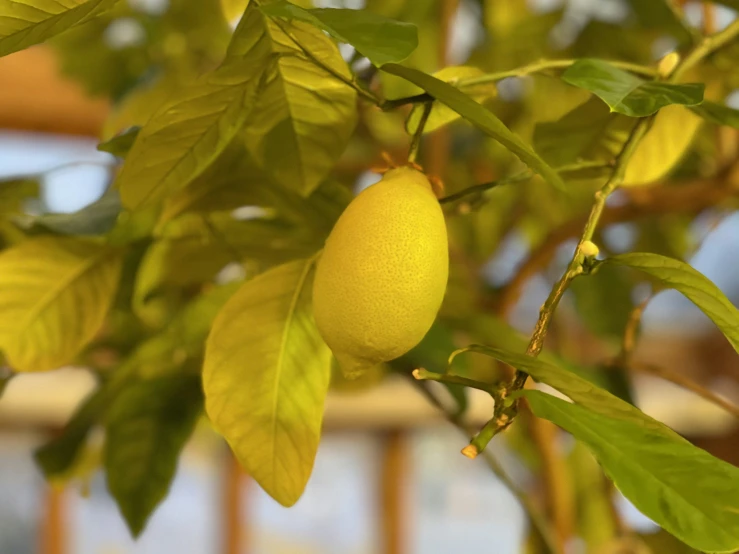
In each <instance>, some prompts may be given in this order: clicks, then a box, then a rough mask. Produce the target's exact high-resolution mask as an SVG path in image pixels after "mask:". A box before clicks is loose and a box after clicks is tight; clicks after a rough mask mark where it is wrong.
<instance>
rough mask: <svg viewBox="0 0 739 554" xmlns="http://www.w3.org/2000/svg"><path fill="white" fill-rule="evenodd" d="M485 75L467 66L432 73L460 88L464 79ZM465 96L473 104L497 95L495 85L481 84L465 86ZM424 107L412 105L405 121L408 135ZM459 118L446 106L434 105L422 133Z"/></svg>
mask: <svg viewBox="0 0 739 554" xmlns="http://www.w3.org/2000/svg"><path fill="white" fill-rule="evenodd" d="M484 74H485V73H484V72H483V71H482V70H481V69H479V68H477V67H469V66H464V65H461V66H452V67H445V68H444V69H442V70H440V71H437V72H436V73H434V77H436V78H437V79H441V80H442V81H444V82H447V83H449V84H450V85H454V86H456V87H458V88H459V87H460V84H459V81H460V80H464V79H471V78H475V77H480V76H481V75H484ZM462 90H463V92H464V93H465V94H468V95H469V96H470V97H472V99H473V100H474V101H475V102H478V103H483V102H484V101H485V100H488V99H490V98H494V97H495V96H496V94H497V93H498V90H497V88H496V87H495V83H483V84H479V85H472V86H465V87H464V88H463V89H462ZM423 109H424V107H423V106H422V105H418V104H416V105H414V106H413V109H412V110H411V113H410V115H409V116H408V120H407V121H406V129H407V131H408V133H410V134H413V133H415V132H416V129H417V128H418V122H419V121H420V120H421V114H422V113H423ZM460 117H461V116H460V115H459V114H458V113H457V112H455V111H454V110H452V109H451V108H450V107H449V106H447V105H446V104H439V103H438V102H435V103H434V106H433V108H432V109H431V113H430V114H429V117H428V120H427V121H426V126H425V127H424V128H423V131H424V133H430V132H431V131H434V130H436V129H438V128H439V127H442V126H444V125H446V124H448V123H451V122H452V121H455V120H457V119H459V118H460Z"/></svg>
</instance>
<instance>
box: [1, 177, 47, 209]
mask: <svg viewBox="0 0 739 554" xmlns="http://www.w3.org/2000/svg"><path fill="white" fill-rule="evenodd" d="M38 193H39V184H38V181H36V180H34V179H14V180H12V181H0V215H6V214H19V213H23V211H24V209H23V208H24V205H25V203H26V201H27V200H28V199H30V198H37V197H38Z"/></svg>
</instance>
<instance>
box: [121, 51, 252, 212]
mask: <svg viewBox="0 0 739 554" xmlns="http://www.w3.org/2000/svg"><path fill="white" fill-rule="evenodd" d="M263 71H264V67H263V65H262V64H261V63H260V61H259V60H256V61H255V60H254V59H249V60H246V59H244V60H230V61H229V62H228V63H226V64H224V65H223V66H221V67H219V68H218V69H216V70H214V71H212V72H210V73H208V74H206V75H205V76H203V77H202V78H201V79H200V80H199V81H198V82H197V83H195V84H193V85H191V86H188V87H184V88H183V89H182V90H181V91H180V92H179V93H178V94H176V95H175V96H174V97H173V98H171V99H170V100H169V101H167V102H165V103H164V105H163V106H162V107H161V108H160V109H159V110H158V111H157V112H156V113H155V114H154V115H153V116H152V117H151V119H150V120H149V121H148V122H147V123H146V124H145V125H144V127H143V128H142V129H141V131H140V132H139V134H138V136H137V137H136V141H135V142H134V144H133V147H132V148H131V150H130V151H129V153H128V155H127V157H126V162H125V163H124V164H123V169H122V170H121V173H120V175H119V176H118V179H117V185H118V188H119V189H120V192H121V199H122V201H123V204H124V205H125V206H127V207H129V208H137V207H138V206H142V205H145V204H147V203H151V202H153V201H155V200H159V199H161V198H162V197H163V196H165V195H166V194H168V193H172V192H174V191H176V190H178V189H181V188H183V187H185V186H186V185H187V184H188V183H189V182H190V181H192V180H193V179H195V178H196V177H197V176H198V175H200V174H201V173H202V172H203V171H204V170H205V169H206V168H207V167H208V166H209V165H210V163H211V162H212V161H213V160H215V159H216V157H217V156H218V154H220V153H221V152H222V151H223V150H224V149H225V148H226V146H227V145H228V144H229V142H231V139H233V137H234V136H235V135H236V133H238V132H239V130H240V129H241V128H242V127H243V125H244V122H245V121H246V120H247V118H248V117H249V114H250V113H251V111H252V109H253V108H254V98H255V97H256V94H257V91H258V90H259V89H260V88H261V87H260V84H261V83H262V76H263Z"/></svg>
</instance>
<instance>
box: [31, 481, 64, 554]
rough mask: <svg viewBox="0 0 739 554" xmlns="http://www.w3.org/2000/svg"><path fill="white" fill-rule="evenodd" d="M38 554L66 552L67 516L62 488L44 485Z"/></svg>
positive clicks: (60, 553)
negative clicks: (44, 494)
mask: <svg viewBox="0 0 739 554" xmlns="http://www.w3.org/2000/svg"><path fill="white" fill-rule="evenodd" d="M42 517H43V519H42V521H41V525H40V527H41V529H40V533H39V535H40V537H39V546H38V548H39V554H66V552H67V532H66V531H67V518H66V502H65V494H64V489H61V488H58V487H52V486H50V485H46V498H45V499H44V511H43V516H42Z"/></svg>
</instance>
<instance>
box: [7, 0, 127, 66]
mask: <svg viewBox="0 0 739 554" xmlns="http://www.w3.org/2000/svg"><path fill="white" fill-rule="evenodd" d="M117 1H118V0H87V1H85V0H8V1H6V2H4V3H3V4H0V56H6V55H8V54H11V53H13V52H17V51H18V50H23V49H24V48H28V47H29V46H33V45H34V44H38V43H39V42H44V41H45V40H46V39H48V38H51V37H53V36H54V35H57V34H59V33H61V32H63V31H66V30H67V29H69V28H70V27H73V26H75V25H79V24H80V23H84V22H85V21H88V20H90V19H92V18H93V17H95V16H97V15H99V14H101V13H102V12H104V11H105V10H107V9H109V8H111V7H112V6H113V5H114V4H115V3H116V2H117Z"/></svg>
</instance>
